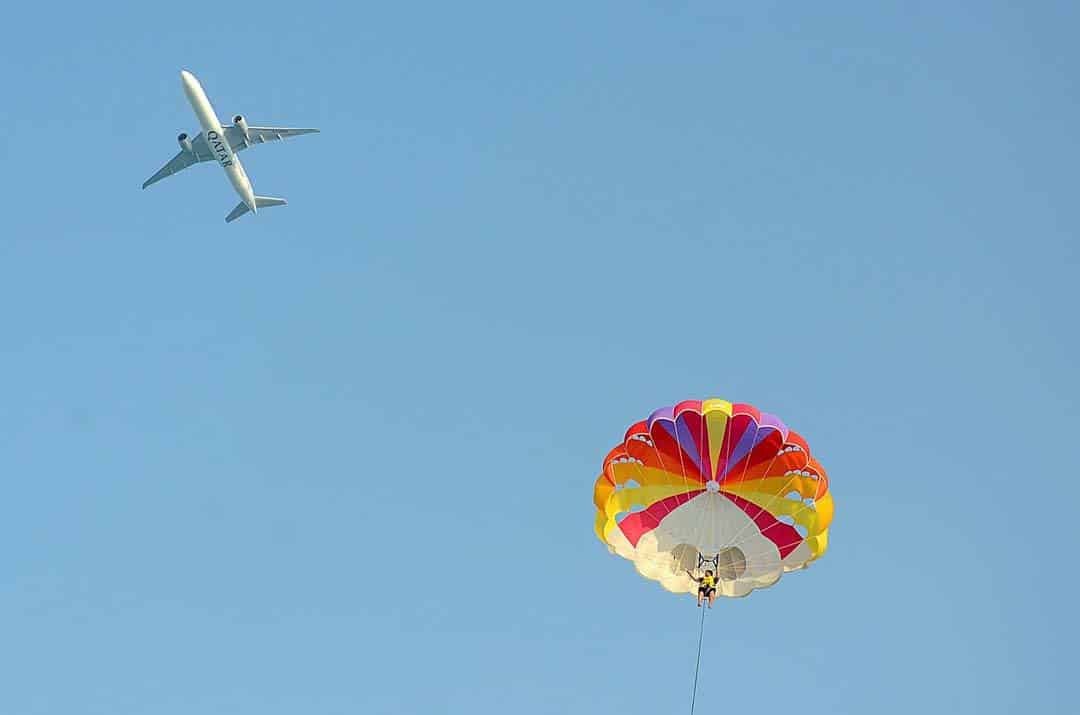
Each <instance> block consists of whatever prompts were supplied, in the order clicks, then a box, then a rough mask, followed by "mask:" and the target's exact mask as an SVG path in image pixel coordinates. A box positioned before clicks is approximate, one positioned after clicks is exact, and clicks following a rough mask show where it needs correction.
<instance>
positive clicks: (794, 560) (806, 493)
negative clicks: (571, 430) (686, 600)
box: [593, 399, 833, 597]
mask: <svg viewBox="0 0 1080 715" xmlns="http://www.w3.org/2000/svg"><path fill="white" fill-rule="evenodd" d="M593 501H594V502H595V504H596V509H597V513H596V535H597V536H598V537H599V538H600V540H601V541H603V542H604V543H605V544H606V545H607V546H608V549H609V550H610V551H611V552H613V553H615V554H618V555H619V556H622V557H623V558H626V559H629V560H630V561H632V562H633V563H634V566H635V568H636V569H637V570H638V572H639V573H640V574H641V575H642V576H644V577H646V578H649V579H652V580H654V581H658V582H659V583H660V585H661V586H663V587H664V588H666V589H667V590H669V591H672V592H674V593H692V592H694V591H696V590H697V584H696V583H695V582H694V581H693V580H692V579H691V578H690V576H689V575H688V574H687V573H686V571H687V570H689V571H692V572H695V573H698V574H700V573H701V572H702V571H703V570H704V569H712V570H713V572H714V573H715V574H716V575H717V577H718V585H717V590H718V592H719V593H720V594H722V595H724V596H730V597H737V596H745V595H747V594H749V593H750V592H751V591H753V590H754V589H757V588H765V587H767V586H771V585H773V584H774V583H776V582H777V580H779V578H780V577H781V576H782V575H783V574H784V573H785V572H787V571H793V570H795V569H801V568H804V567H805V566H806V565H807V564H809V563H810V562H811V561H813V560H814V559H817V558H819V557H820V556H821V555H822V554H824V553H825V549H826V547H827V545H828V536H829V523H830V522H831V521H832V516H833V501H832V496H831V495H830V494H829V481H828V478H827V477H826V474H825V470H824V469H823V468H822V467H821V465H820V464H819V463H818V462H817V460H815V459H814V458H813V457H812V456H811V455H810V447H809V445H807V443H806V440H804V439H803V438H802V437H800V436H799V435H798V434H796V433H795V432H794V431H792V430H790V429H788V427H787V426H786V425H785V424H784V423H783V422H781V421H780V420H779V419H778V418H776V417H775V416H773V415H770V414H766V413H762V412H759V411H758V410H757V409H756V408H755V407H753V406H752V405H747V404H739V403H734V404H733V403H731V402H727V401H726V400H715V399H714V400H705V401H700V400H688V401H686V402H680V403H679V404H677V405H675V406H673V407H666V408H663V409H660V410H657V411H655V412H653V413H652V415H650V416H649V418H648V419H646V420H643V421H641V422H637V423H635V424H633V425H631V426H630V428H629V429H628V430H627V431H626V436H625V437H624V439H623V441H622V444H620V445H619V446H617V447H615V449H613V450H611V452H609V453H608V455H607V457H606V458H605V459H604V468H603V472H602V473H601V474H600V476H599V478H597V480H596V487H595V489H594V492H593Z"/></svg>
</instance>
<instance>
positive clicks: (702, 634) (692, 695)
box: [690, 603, 706, 715]
mask: <svg viewBox="0 0 1080 715" xmlns="http://www.w3.org/2000/svg"><path fill="white" fill-rule="evenodd" d="M705 610H706V604H704V603H702V604H701V630H700V631H698V639H697V662H696V663H694V689H693V691H691V693H690V715H694V705H695V704H696V703H697V680H698V671H700V670H701V641H702V640H703V639H704V638H705Z"/></svg>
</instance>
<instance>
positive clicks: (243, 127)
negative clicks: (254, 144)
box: [232, 114, 251, 141]
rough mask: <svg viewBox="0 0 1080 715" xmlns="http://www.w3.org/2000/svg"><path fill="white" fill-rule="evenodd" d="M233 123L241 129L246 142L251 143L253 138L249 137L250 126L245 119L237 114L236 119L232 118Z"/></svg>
mask: <svg viewBox="0 0 1080 715" xmlns="http://www.w3.org/2000/svg"><path fill="white" fill-rule="evenodd" d="M232 121H233V124H235V125H236V126H237V127H238V128H239V129H240V131H242V132H243V133H244V141H249V140H250V139H251V137H250V136H249V135H248V125H247V122H245V121H244V118H243V117H242V116H241V115H239V114H237V115H236V116H235V117H233V118H232Z"/></svg>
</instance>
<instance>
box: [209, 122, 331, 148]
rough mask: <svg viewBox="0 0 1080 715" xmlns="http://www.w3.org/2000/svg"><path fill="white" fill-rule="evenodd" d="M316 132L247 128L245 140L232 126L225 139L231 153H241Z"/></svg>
mask: <svg viewBox="0 0 1080 715" xmlns="http://www.w3.org/2000/svg"><path fill="white" fill-rule="evenodd" d="M318 131H319V130H318V129H290V128H288V127H248V135H247V138H246V139H245V138H244V132H243V131H242V130H241V129H240V127H238V126H236V125H235V124H234V125H232V126H231V127H226V129H225V138H226V139H228V140H229V146H231V147H232V148H233V151H243V150H244V149H247V148H248V147H249V146H255V145H256V144H265V143H266V142H274V141H277V140H279V139H288V138H289V137H298V136H300V135H301V134H315V133H317V132H318Z"/></svg>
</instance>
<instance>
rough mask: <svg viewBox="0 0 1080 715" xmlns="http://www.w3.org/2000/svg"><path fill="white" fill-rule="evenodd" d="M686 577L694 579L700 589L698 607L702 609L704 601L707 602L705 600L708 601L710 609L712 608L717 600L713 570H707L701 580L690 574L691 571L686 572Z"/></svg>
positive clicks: (698, 589) (698, 591)
mask: <svg viewBox="0 0 1080 715" xmlns="http://www.w3.org/2000/svg"><path fill="white" fill-rule="evenodd" d="M686 575H687V576H689V577H690V578H692V579H694V581H696V582H697V585H698V587H697V605H698V608H701V602H702V600H705V599H708V601H709V608H712V605H713V601H715V600H716V577H715V576H713V572H712V570H711V569H705V575H704V576H702V577H701V578H698V577H697V576H695V575H694V574H692V573H690V572H689V571H687V572H686Z"/></svg>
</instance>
